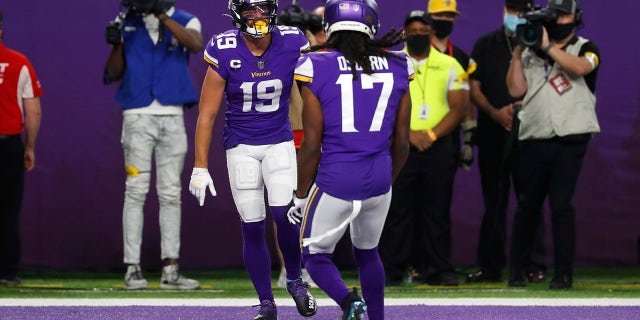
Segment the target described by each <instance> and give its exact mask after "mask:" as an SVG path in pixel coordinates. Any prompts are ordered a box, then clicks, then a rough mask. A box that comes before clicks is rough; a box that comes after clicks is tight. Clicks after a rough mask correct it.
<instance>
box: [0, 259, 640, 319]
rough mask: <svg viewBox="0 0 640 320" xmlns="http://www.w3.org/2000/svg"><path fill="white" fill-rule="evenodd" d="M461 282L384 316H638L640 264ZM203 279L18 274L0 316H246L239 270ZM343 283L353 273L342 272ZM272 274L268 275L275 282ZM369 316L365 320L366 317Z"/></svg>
mask: <svg viewBox="0 0 640 320" xmlns="http://www.w3.org/2000/svg"><path fill="white" fill-rule="evenodd" d="M470 271H472V270H459V276H460V280H461V284H460V286H458V287H437V286H429V285H425V284H405V285H404V286H394V287H388V288H387V289H386V292H385V297H386V300H385V305H386V315H387V317H386V319H403V320H413V319H443V320H447V319H460V320H478V319H495V320H507V319H543V320H546V319H549V320H551V319H576V320H577V319H607V320H608V319H625V320H626V319H640V268H624V269H620V268H618V269H578V270H576V274H575V276H574V288H573V289H571V290H561V291H551V290H548V281H547V282H544V283H539V284H528V285H527V287H525V288H510V287H508V286H507V284H506V281H504V282H500V283H495V284H466V283H464V281H463V279H464V274H466V273H467V272H470ZM185 273H186V275H187V276H189V277H192V278H194V279H197V280H199V281H200V282H201V284H202V288H201V289H198V290H189V291H177V290H176V291H174V290H162V289H160V288H159V278H160V274H159V272H149V273H147V274H146V278H147V279H148V280H149V283H150V286H151V287H150V289H148V290H141V291H126V290H124V288H123V280H122V276H123V274H121V273H114V272H66V271H65V272H56V271H52V270H47V271H29V272H23V273H22V274H21V277H22V279H23V283H22V285H20V286H17V287H0V320H22V319H51V320H57V319H105V320H110V319H114V320H125V319H160V320H164V319H234V320H235V319H251V318H252V317H253V316H254V315H255V313H256V312H257V308H252V307H251V306H252V305H255V304H257V303H258V301H257V298H256V297H255V292H254V290H253V287H252V285H251V282H250V281H249V279H248V277H247V275H246V272H245V271H244V270H213V271H200V272H189V271H186V272H185ZM343 276H344V277H345V279H346V281H347V284H348V285H349V286H357V285H358V283H357V274H356V273H355V271H353V270H345V271H343ZM276 279H277V272H274V274H273V283H274V286H275V281H276ZM312 293H313V294H314V296H315V297H316V298H318V306H319V311H318V314H317V315H316V316H315V317H313V318H311V319H314V320H325V319H326V320H329V319H332V320H335V319H336V317H337V316H338V315H339V314H340V310H339V309H338V308H337V306H335V304H334V303H333V301H331V300H330V299H328V297H327V296H326V295H325V294H324V293H322V292H321V291H320V290H319V289H312ZM274 294H275V296H276V303H277V304H278V306H279V308H278V309H279V315H280V320H285V319H303V318H302V317H301V316H299V315H297V312H296V311H295V308H294V307H293V302H292V301H291V298H290V297H289V296H288V294H287V293H286V291H285V290H284V289H281V288H275V289H274ZM365 319H366V318H365Z"/></svg>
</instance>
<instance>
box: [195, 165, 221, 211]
mask: <svg viewBox="0 0 640 320" xmlns="http://www.w3.org/2000/svg"><path fill="white" fill-rule="evenodd" d="M207 188H209V191H210V192H211V195H212V196H214V197H215V196H216V195H217V193H216V188H215V187H214V186H213V179H211V175H209V170H208V169H207V168H193V171H192V172H191V181H189V192H191V194H192V195H194V196H195V197H196V198H197V199H198V202H199V203H200V206H201V207H202V206H203V205H204V198H205V197H206V195H207Z"/></svg>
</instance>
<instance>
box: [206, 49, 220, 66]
mask: <svg viewBox="0 0 640 320" xmlns="http://www.w3.org/2000/svg"><path fill="white" fill-rule="evenodd" d="M204 61H206V62H207V63H209V64H212V65H213V66H214V67H216V68H217V67H218V59H216V58H214V57H212V56H210V55H209V53H208V52H206V51H205V52H204Z"/></svg>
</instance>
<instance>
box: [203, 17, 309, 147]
mask: <svg viewBox="0 0 640 320" xmlns="http://www.w3.org/2000/svg"><path fill="white" fill-rule="evenodd" d="M308 47H309V42H308V41H307V38H306V37H305V36H304V35H303V34H302V32H300V30H299V29H297V28H293V27H286V26H278V27H277V28H275V29H274V30H273V32H272V33H271V45H270V46H269V48H268V49H267V50H266V52H265V53H264V54H263V55H262V56H261V57H256V56H254V55H253V54H252V53H251V51H249V48H247V45H246V44H245V42H244V40H243V39H242V33H241V32H239V31H238V30H237V29H232V30H229V31H226V32H224V33H221V34H218V35H215V36H214V37H213V38H212V39H211V40H210V41H209V43H208V44H207V47H206V49H205V52H204V59H205V61H207V63H209V65H210V67H211V68H212V69H213V70H215V71H216V72H217V73H218V74H219V75H220V76H221V77H222V78H223V79H224V80H225V81H226V88H225V95H226V100H227V110H226V111H225V128H224V148H225V149H231V148H233V147H235V146H237V145H238V144H249V145H266V144H276V143H280V142H283V141H289V140H292V139H293V134H292V132H291V125H290V124H289V118H288V116H289V95H290V94H291V86H292V85H293V71H294V69H295V66H296V62H297V61H298V58H300V51H302V50H305V49H307V48H308Z"/></svg>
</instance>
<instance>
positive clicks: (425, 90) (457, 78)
mask: <svg viewBox="0 0 640 320" xmlns="http://www.w3.org/2000/svg"><path fill="white" fill-rule="evenodd" d="M406 50H407V49H406V48H405V49H404V50H403V51H405V52H407V51H406ZM412 60H413V59H412ZM413 62H414V68H415V70H416V73H415V75H416V77H415V79H413V81H411V84H410V85H409V92H410V94H411V130H415V131H424V130H429V129H433V127H435V126H436V125H437V124H438V123H440V121H441V120H442V118H444V116H445V115H446V114H447V113H448V112H449V103H448V102H447V93H448V92H449V91H450V90H469V77H468V75H467V73H466V72H465V71H464V69H462V66H461V65H460V64H459V63H458V61H457V60H456V59H455V58H453V57H450V56H448V55H446V54H444V53H441V52H440V51H438V50H437V49H434V48H431V50H430V52H429V57H428V58H427V61H426V62H424V63H423V64H422V65H421V66H418V65H416V64H415V60H413Z"/></svg>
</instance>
